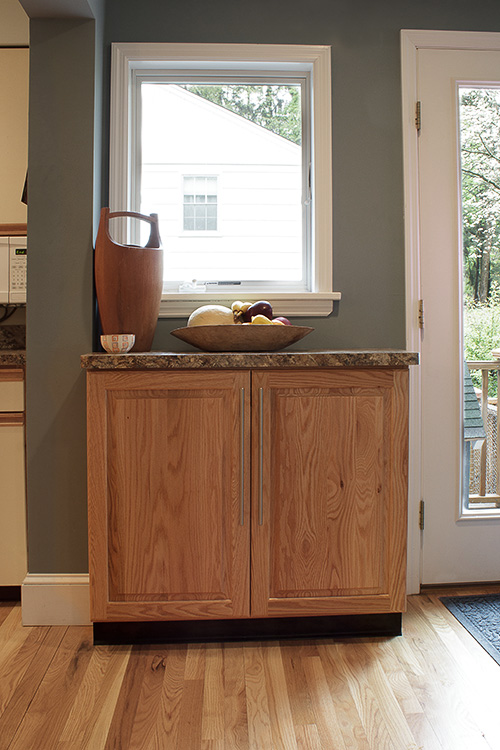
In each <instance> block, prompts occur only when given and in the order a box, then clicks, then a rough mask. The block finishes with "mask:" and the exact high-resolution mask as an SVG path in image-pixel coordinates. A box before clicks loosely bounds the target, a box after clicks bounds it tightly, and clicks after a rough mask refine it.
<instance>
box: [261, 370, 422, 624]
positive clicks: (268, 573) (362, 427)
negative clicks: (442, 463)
mask: <svg viewBox="0 0 500 750" xmlns="http://www.w3.org/2000/svg"><path fill="white" fill-rule="evenodd" d="M252 382H253V394H252V396H253V405H254V407H255V405H256V404H258V408H257V409H255V408H254V414H253V425H252V426H253V435H254V436H255V435H256V434H257V433H261V434H259V440H258V443H259V446H258V451H256V452H258V456H257V455H255V453H254V463H253V469H252V472H253V473H252V486H253V497H252V501H253V505H252V513H253V518H252V520H253V529H254V533H253V534H252V614H253V615H254V616H256V617H262V616H291V615H295V616H296V615H328V614H333V613H335V614H367V613H377V612H401V611H403V609H404V606H405V572H406V565H405V563H406V509H407V482H406V473H407V448H408V443H407V431H408V426H407V411H408V406H407V372H406V371H402V370H381V369H380V370H333V371H332V370H330V371H329V370H321V371H312V372H311V371H307V370H304V371H300V372H295V371H292V370H289V371H267V372H266V371H262V372H255V373H253V375H252ZM255 459H257V460H255Z"/></svg>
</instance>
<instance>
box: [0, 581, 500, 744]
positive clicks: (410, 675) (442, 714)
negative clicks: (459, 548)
mask: <svg viewBox="0 0 500 750" xmlns="http://www.w3.org/2000/svg"><path fill="white" fill-rule="evenodd" d="M469 591H470V590H469V589H465V588H463V589H460V590H458V592H459V593H469ZM472 591H473V592H474V593H481V592H483V591H488V592H490V591H495V592H500V586H496V587H493V586H490V587H486V588H481V589H478V588H474V589H473V590H472ZM455 592H457V589H453V590H452V593H455ZM444 593H450V590H449V589H442V590H438V589H435V590H434V589H432V590H427V591H426V592H425V593H423V594H421V595H419V596H411V597H409V600H408V611H407V613H406V614H405V615H404V619H403V636H402V637H398V638H363V639H355V640H340V639H339V640H336V641H335V640H331V639H321V640H305V641H266V642H255V643H228V644H196V645H186V646H184V645H182V646H179V645H175V646H162V645H154V646H132V647H131V646H96V647H94V646H93V644H92V630H91V628H89V627H36V628H31V627H30V628H23V627H22V625H21V611H20V607H19V605H18V604H17V605H16V604H9V603H0V750H7V748H9V750H56V749H59V748H61V749H63V750H80V748H87V749H88V750H100V748H106V749H111V748H113V749H114V750H132V749H133V750H135V749H136V748H137V749H139V748H141V749H144V750H146V749H149V748H151V750H500V666H498V665H497V664H496V663H495V661H494V660H493V659H492V658H491V657H490V656H489V655H488V654H487V653H486V652H485V651H484V650H483V649H482V648H481V646H479V645H478V644H477V643H476V641H475V640H474V639H473V638H472V637H471V636H470V635H469V634H468V633H467V632H466V631H465V630H464V629H463V628H462V627H461V626H460V625H459V624H458V622H457V621H456V620H455V618H454V617H453V616H452V615H451V614H450V613H449V612H448V611H447V610H446V609H445V608H444V607H443V605H442V604H441V603H440V601H439V599H438V597H439V596H440V595H442V594H444Z"/></svg>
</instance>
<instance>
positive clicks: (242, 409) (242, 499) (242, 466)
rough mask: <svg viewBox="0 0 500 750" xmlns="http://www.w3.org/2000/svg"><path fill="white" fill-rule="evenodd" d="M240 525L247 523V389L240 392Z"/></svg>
mask: <svg viewBox="0 0 500 750" xmlns="http://www.w3.org/2000/svg"><path fill="white" fill-rule="evenodd" d="M240 425H241V433H240V450H241V455H240V472H241V479H240V526H244V524H245V389H244V388H242V389H241V392H240Z"/></svg>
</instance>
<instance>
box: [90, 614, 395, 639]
mask: <svg viewBox="0 0 500 750" xmlns="http://www.w3.org/2000/svg"><path fill="white" fill-rule="evenodd" d="M401 621H402V616H401V613H400V612H391V613H388V614H375V615H337V616H334V617H286V618H272V619H256V620H182V621H175V622H174V621H168V622H165V621H163V620H162V621H161V622H158V621H154V622H95V623H94V643H95V644H96V645H104V644H134V643H202V642H207V643H208V642H213V641H254V640H267V639H272V638H280V639H284V638H341V637H342V638H346V637H351V638H356V637H361V636H372V637H375V636H396V635H401Z"/></svg>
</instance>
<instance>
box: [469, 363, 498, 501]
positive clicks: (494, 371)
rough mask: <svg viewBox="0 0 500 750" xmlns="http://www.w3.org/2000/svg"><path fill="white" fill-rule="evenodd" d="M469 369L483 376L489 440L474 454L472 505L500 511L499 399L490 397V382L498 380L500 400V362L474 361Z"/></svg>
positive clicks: (481, 398) (482, 394)
mask: <svg viewBox="0 0 500 750" xmlns="http://www.w3.org/2000/svg"><path fill="white" fill-rule="evenodd" d="M467 365H468V367H469V370H470V371H471V372H473V371H475V370H480V372H481V392H480V394H478V395H479V402H480V406H481V416H482V418H483V424H484V428H485V430H486V436H487V437H486V440H484V441H483V443H482V444H481V446H480V448H479V449H477V450H474V449H473V450H471V460H470V482H469V503H471V504H477V503H487V504H488V505H492V504H493V505H494V506H496V507H500V420H499V419H498V413H497V397H494V398H492V397H489V396H488V384H489V379H490V377H494V378H496V381H497V394H498V397H500V358H499V359H494V360H490V361H487V362H481V361H471V362H467Z"/></svg>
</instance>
